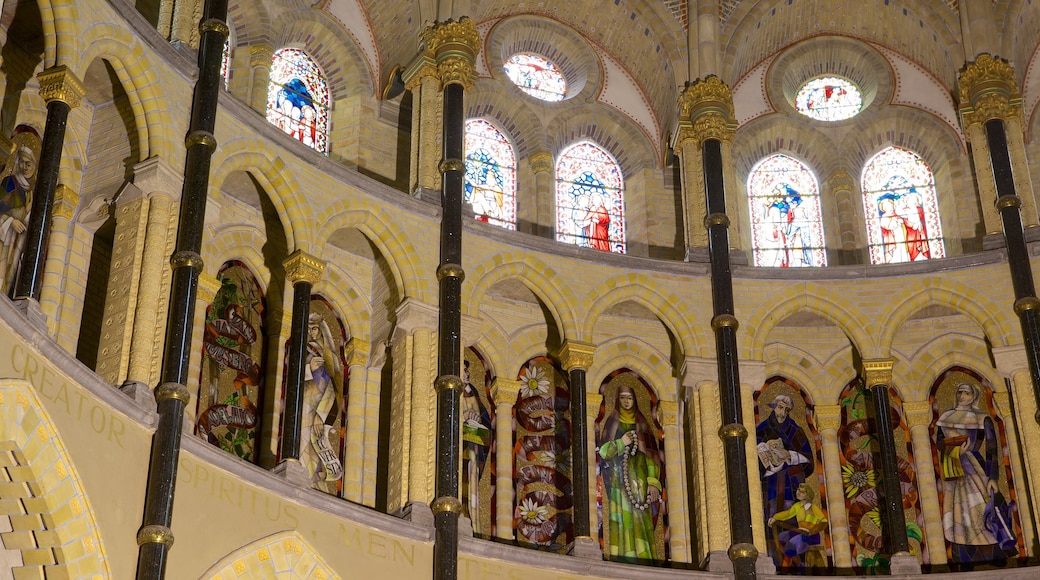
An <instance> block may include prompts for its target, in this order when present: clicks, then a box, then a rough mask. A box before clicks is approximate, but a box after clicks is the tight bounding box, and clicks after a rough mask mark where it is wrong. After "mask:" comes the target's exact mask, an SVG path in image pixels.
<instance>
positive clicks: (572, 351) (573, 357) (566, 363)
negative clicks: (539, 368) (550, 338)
mask: <svg viewBox="0 0 1040 580" xmlns="http://www.w3.org/2000/svg"><path fill="white" fill-rule="evenodd" d="M595 354H596V345H593V344H589V343H587V342H578V341H576V340H567V341H565V342H564V343H563V348H561V349H560V364H562V365H563V370H565V371H567V372H571V371H572V370H574V369H581V370H583V371H587V370H589V368H590V367H591V366H592V358H593V356H594V355H595Z"/></svg>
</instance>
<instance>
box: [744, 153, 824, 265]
mask: <svg viewBox="0 0 1040 580" xmlns="http://www.w3.org/2000/svg"><path fill="white" fill-rule="evenodd" d="M748 196H749V200H748V201H749V203H748V206H749V207H750V210H751V232H752V233H751V236H752V239H751V242H752V246H753V247H754V255H755V265H756V266H768V267H774V268H793V267H801V266H826V265H827V254H826V252H825V251H824V242H823V217H822V213H821V212H820V190H819V186H818V185H817V182H816V176H815V175H813V172H812V170H810V169H809V168H808V167H806V166H805V164H803V163H802V162H801V161H798V160H797V159H794V158H793V157H788V156H787V155H783V154H781V153H777V154H775V155H771V156H769V157H766V158H765V159H763V160H762V161H760V162H759V163H758V164H757V165H755V168H754V169H752V170H751V175H750V176H749V177H748Z"/></svg>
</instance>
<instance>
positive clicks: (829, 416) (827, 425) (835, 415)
mask: <svg viewBox="0 0 1040 580" xmlns="http://www.w3.org/2000/svg"><path fill="white" fill-rule="evenodd" d="M814 411H815V415H816V428H817V429H819V430H820V431H837V430H838V427H839V426H840V425H841V406H840V405H816V408H815V409H814Z"/></svg>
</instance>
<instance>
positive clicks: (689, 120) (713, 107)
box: [677, 75, 737, 143]
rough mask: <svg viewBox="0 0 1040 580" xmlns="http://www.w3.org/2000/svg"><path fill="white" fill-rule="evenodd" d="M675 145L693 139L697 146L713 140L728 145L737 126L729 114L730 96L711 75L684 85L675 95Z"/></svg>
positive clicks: (731, 105)
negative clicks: (677, 112) (677, 122)
mask: <svg viewBox="0 0 1040 580" xmlns="http://www.w3.org/2000/svg"><path fill="white" fill-rule="evenodd" d="M678 106H679V123H680V124H679V130H678V131H677V141H678V142H679V143H682V141H683V140H686V139H689V138H691V137H692V138H693V139H694V140H696V141H697V142H698V143H703V142H704V141H706V140H708V139H717V140H719V141H722V142H724V143H732V142H733V137H734V135H735V134H736V130H737V124H736V121H735V120H734V117H735V115H734V113H733V92H732V91H731V90H730V88H729V87H728V86H726V83H724V82H722V79H720V78H719V77H717V76H715V75H708V76H706V77H703V78H699V79H697V80H695V81H693V82H692V83H690V84H688V85H687V86H686V88H685V89H683V92H682V93H680V95H679V104H678Z"/></svg>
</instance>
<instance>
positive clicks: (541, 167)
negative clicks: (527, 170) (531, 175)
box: [530, 151, 553, 173]
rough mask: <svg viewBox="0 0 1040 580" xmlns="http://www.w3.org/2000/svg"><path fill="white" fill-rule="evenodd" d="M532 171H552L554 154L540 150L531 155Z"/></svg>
mask: <svg viewBox="0 0 1040 580" xmlns="http://www.w3.org/2000/svg"><path fill="white" fill-rule="evenodd" d="M530 159H531V171H534V172H535V173H552V170H553V156H552V153H549V152H548V151H539V152H537V153H535V154H533V155H531V158H530Z"/></svg>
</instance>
